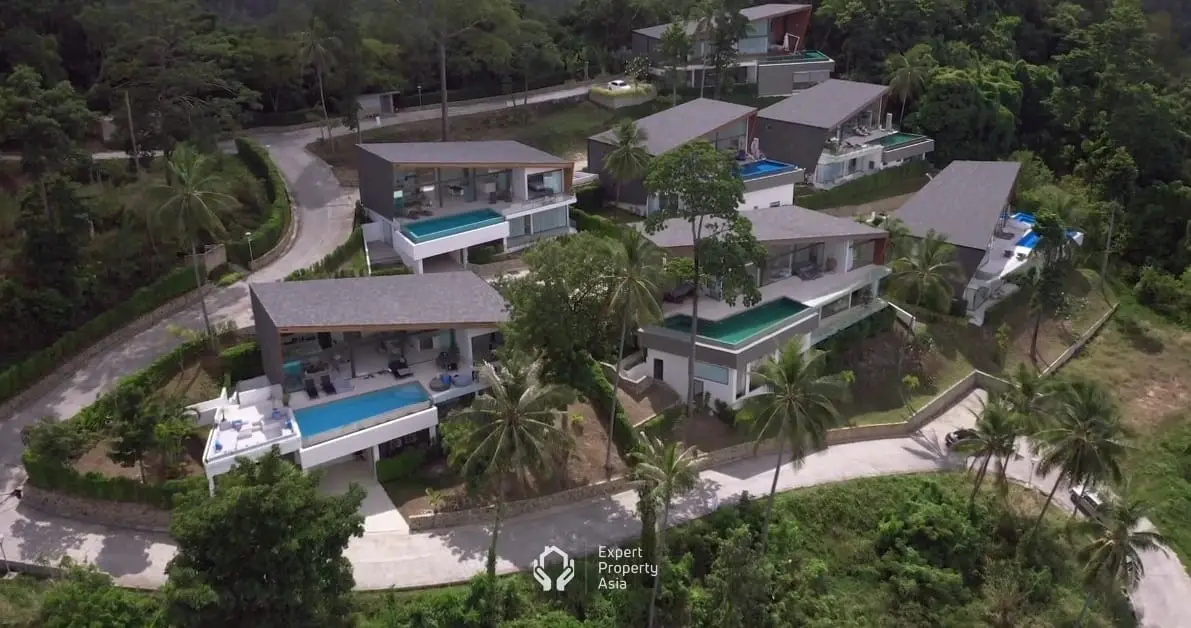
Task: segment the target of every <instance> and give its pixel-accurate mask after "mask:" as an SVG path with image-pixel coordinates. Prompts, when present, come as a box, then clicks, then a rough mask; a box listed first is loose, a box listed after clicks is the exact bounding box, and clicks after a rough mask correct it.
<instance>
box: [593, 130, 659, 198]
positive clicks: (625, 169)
mask: <svg viewBox="0 0 1191 628" xmlns="http://www.w3.org/2000/svg"><path fill="white" fill-rule="evenodd" d="M613 135H614V138H613V140H612V150H610V151H608V154H607V155H605V156H604V169H606V170H607V171H608V174H610V175H612V178H613V179H614V180H615V181H616V200H617V201H618V202H619V201H620V191H621V188H622V187H623V186H624V184H625V183H627V182H629V181H633V180H636V179H640V178H641V177H643V176H645V174H646V173H647V172H649V160H650V159H651V158H652V156H651V155H650V154H649V151H648V150H646V148H645V142H646V140H648V139H649V134H648V133H646V132H645V130H644V129H642V128H640V127H638V126H637V123H636V122H633V121H632V120H631V119H628V118H626V119H624V120H621V121H620V122H619V123H618V124H617V125H616V128H615V130H613Z"/></svg>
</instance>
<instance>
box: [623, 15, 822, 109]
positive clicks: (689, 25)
mask: <svg viewBox="0 0 1191 628" xmlns="http://www.w3.org/2000/svg"><path fill="white" fill-rule="evenodd" d="M811 8H812V7H811V5H809V4H778V3H773V4H761V5H757V6H754V7H748V8H746V9H742V10H741V11H740V14H741V15H743V16H744V17H745V18H746V19H748V30H747V32H746V34H745V36H744V37H743V38H742V39H741V40H740V41H738V42H737V43H736V51H737V65H736V68H735V70H734V72H735V76H734V77H733V78H734V79H735V82H737V83H755V84H756V85H757V91H758V93H759V94H760V95H761V96H783V95H785V94H790V93H792V92H796V91H798V90H800V89H806V88H807V87H810V86H812V85H815V84H817V83H822V82H823V81H826V80H827V79H829V78H831V72H832V71H833V70H834V69H835V61H833V60H832V59H831V57H828V56H827V55H825V54H823V53H822V52H820V51H818V50H806V49H804V42H805V41H806V31H807V29H808V28H809V26H810V21H811ZM669 26H670V25H669V24H658V25H656V26H650V27H648V28H640V29H637V30H636V31H633V54H635V55H645V56H647V57H649V60H650V63H651V64H652V65H653V66H654V72H656V73H659V74H661V73H664V72H665V71H666V68H665V67H664V63H665V60H664V59H663V58H662V54H661V47H662V34H663V33H665V32H666V28H667V27H669ZM683 28H684V30H685V31H686V33H687V35H688V36H690V37H691V38H692V40H693V43H694V45H693V46H692V47H691V52H690V56H689V57H688V59H689V63H688V64H687V65H685V66H682V67H681V68H680V70H682V71H683V76H684V77H685V78H686V84H687V86H688V87H699V86H700V85H706V86H708V87H710V86H712V85H714V83H715V80H716V79H715V76H714V73H713V69H712V68H711V67H710V66H709V65H708V64H707V62H706V60H707V58H708V56H709V55H710V53H711V49H712V48H711V43H710V42H709V41H708V39H707V36H706V34H705V33H703V32H700V30H699V25H698V22H695V21H689V22H686V23H684V24H683Z"/></svg>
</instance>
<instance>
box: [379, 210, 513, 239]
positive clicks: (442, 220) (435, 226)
mask: <svg viewBox="0 0 1191 628" xmlns="http://www.w3.org/2000/svg"><path fill="white" fill-rule="evenodd" d="M504 220H505V217H504V215H502V214H501V213H500V212H497V211H496V210H493V209H488V208H485V209H477V210H475V211H470V212H464V213H462V214H451V215H450V216H442V217H439V218H430V219H427V220H419V221H418V222H411V223H409V224H407V225H404V226H403V227H401V232H402V233H404V234H405V235H406V237H408V238H409V239H410V240H413V241H414V242H415V243H417V242H426V241H428V240H437V239H438V238H445V237H447V236H452V235H455V234H458V233H463V232H464V231H471V230H472V229H479V228H480V227H487V226H488V225H495V224H500V223H502V222H504Z"/></svg>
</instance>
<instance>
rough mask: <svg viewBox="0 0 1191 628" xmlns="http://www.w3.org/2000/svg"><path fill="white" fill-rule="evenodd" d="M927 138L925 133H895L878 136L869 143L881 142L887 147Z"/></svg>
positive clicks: (880, 143)
mask: <svg viewBox="0 0 1191 628" xmlns="http://www.w3.org/2000/svg"><path fill="white" fill-rule="evenodd" d="M924 139H926V136H925V135H915V134H913V133H894V134H893V135H886V136H885V137H881V138H877V139H875V140H873V141H871V142H869V144H879V145H881V146H884V147H885V148H889V147H890V146H897V145H899V144H909V143H910V142H917V141H919V140H924Z"/></svg>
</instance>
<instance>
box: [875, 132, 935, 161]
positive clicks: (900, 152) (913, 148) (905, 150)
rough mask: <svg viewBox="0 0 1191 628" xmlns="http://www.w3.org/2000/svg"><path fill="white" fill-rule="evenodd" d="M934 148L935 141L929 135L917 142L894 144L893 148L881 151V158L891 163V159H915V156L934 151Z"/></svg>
mask: <svg viewBox="0 0 1191 628" xmlns="http://www.w3.org/2000/svg"><path fill="white" fill-rule="evenodd" d="M934 150H935V141H934V140H933V139H931V138H929V137H926V138H923V139H922V140H920V141H917V142H910V143H909V144H905V145H899V146H894V147H893V148H886V149H885V150H884V151H882V152H881V160H882V161H883V162H884V163H889V162H891V161H901V160H903V159H913V158H915V157H922V156H923V155H925V154H927V153H931V152H934Z"/></svg>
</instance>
